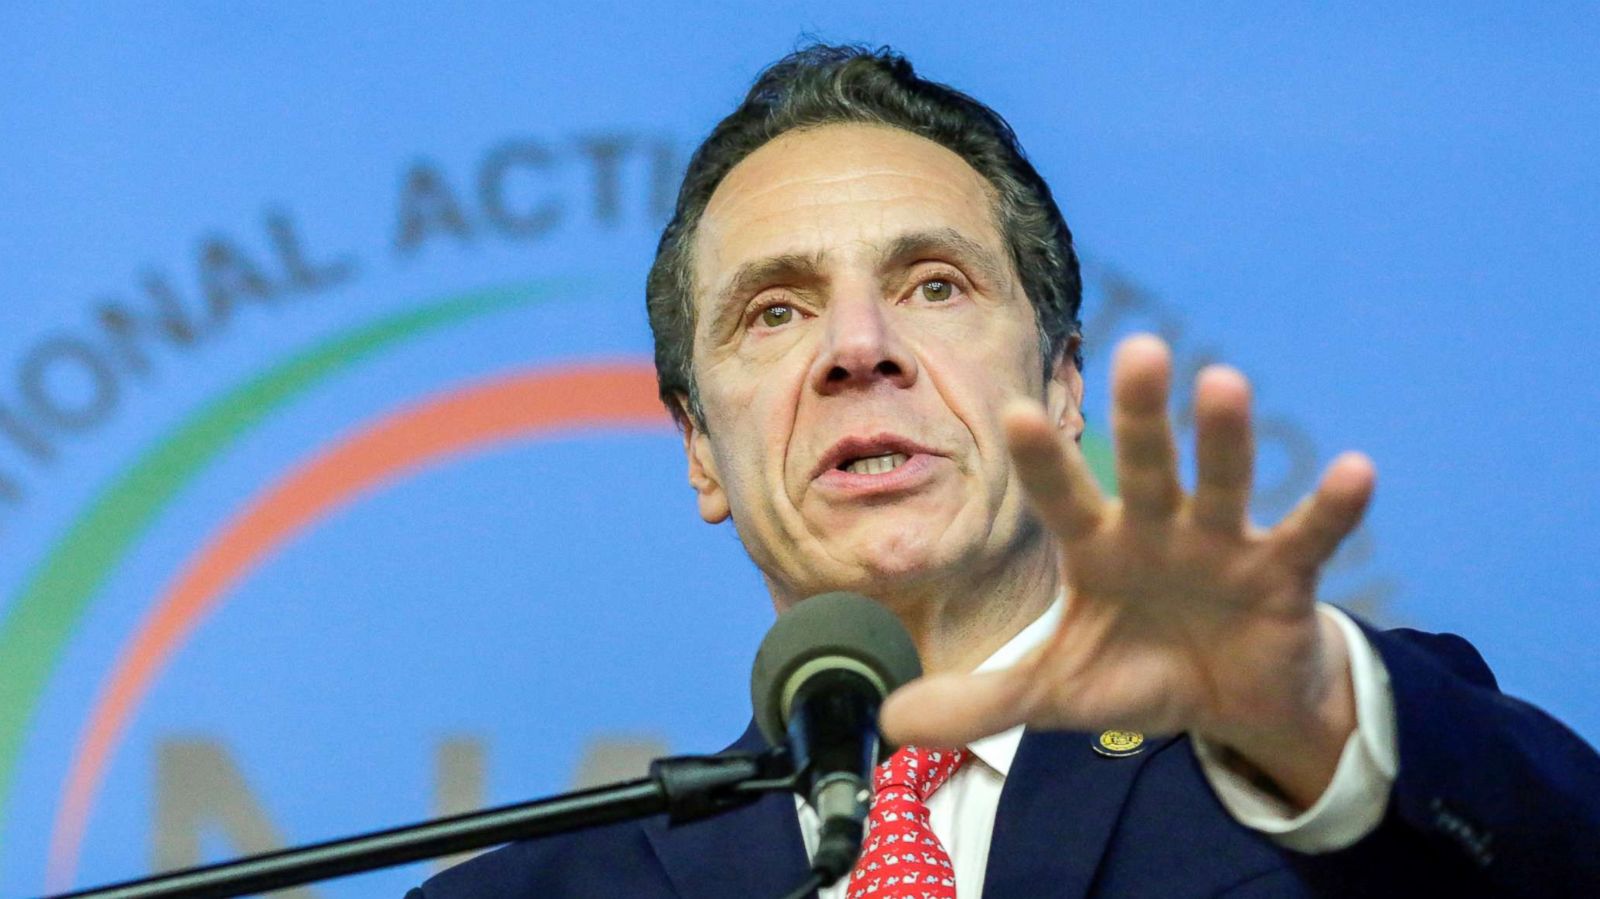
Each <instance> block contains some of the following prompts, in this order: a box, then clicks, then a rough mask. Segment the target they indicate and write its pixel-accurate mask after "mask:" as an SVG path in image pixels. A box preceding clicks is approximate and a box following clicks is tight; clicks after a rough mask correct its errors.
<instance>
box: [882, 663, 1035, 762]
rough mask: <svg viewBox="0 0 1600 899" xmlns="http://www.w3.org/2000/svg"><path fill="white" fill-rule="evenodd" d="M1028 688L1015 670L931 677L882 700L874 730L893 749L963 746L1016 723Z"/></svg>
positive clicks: (1019, 722) (1025, 679)
mask: <svg viewBox="0 0 1600 899" xmlns="http://www.w3.org/2000/svg"><path fill="white" fill-rule="evenodd" d="M1028 688H1029V681H1028V678H1027V677H1025V676H1022V673H1021V672H1019V671H1018V669H1015V668H1013V669H1007V670H1005V671H985V672H982V673H979V674H930V675H928V676H926V677H921V678H918V679H917V680H914V681H912V682H911V683H909V684H906V685H905V686H904V687H901V688H900V689H899V690H896V691H895V692H894V693H892V694H890V696H889V698H888V699H886V700H884V703H883V708H882V709H881V710H880V711H879V713H878V729H879V730H880V731H882V733H883V736H884V739H886V740H888V741H889V742H891V743H893V744H895V745H896V746H905V745H908V744H909V745H916V746H965V745H966V744H968V743H970V742H972V741H973V740H977V739H980V738H982V737H987V736H989V735H990V734H997V733H999V732H1001V731H1003V730H1007V729H1008V728H1011V727H1014V726H1016V725H1018V724H1021V723H1022V722H1023V721H1024V719H1025V711H1024V708H1025V704H1024V702H1023V697H1024V696H1025V695H1026V693H1027V692H1028Z"/></svg>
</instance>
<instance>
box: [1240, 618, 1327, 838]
mask: <svg viewBox="0 0 1600 899" xmlns="http://www.w3.org/2000/svg"><path fill="white" fill-rule="evenodd" d="M1317 627H1318V631H1319V639H1318V646H1319V648H1318V650H1317V652H1316V653H1315V659H1316V661H1315V662H1314V663H1313V667H1314V669H1315V670H1316V671H1317V674H1316V675H1314V676H1313V686H1312V687H1311V688H1309V689H1308V690H1307V691H1306V701H1305V702H1304V704H1303V705H1302V706H1301V708H1300V710H1299V711H1297V712H1292V713H1290V714H1288V715H1285V716H1281V717H1280V718H1279V719H1278V720H1275V721H1272V722H1269V723H1267V724H1265V725H1263V726H1261V727H1257V728H1246V729H1240V730H1238V731H1236V732H1234V733H1232V734H1230V735H1228V736H1226V737H1221V738H1216V739H1217V742H1219V743H1220V744H1221V745H1222V746H1223V747H1224V748H1225V751H1224V752H1223V753H1222V761H1223V762H1224V764H1227V765H1228V766H1229V767H1230V768H1233V769H1234V770H1235V771H1236V772H1238V773H1239V774H1240V775H1242V776H1243V777H1245V778H1247V779H1249V780H1250V781H1251V782H1252V783H1254V784H1255V785H1256V786H1257V787H1258V788H1261V789H1263V790H1266V791H1267V792H1269V793H1273V794H1276V795H1278V796H1280V797H1281V798H1283V799H1284V800H1285V801H1286V802H1288V803H1289V804H1290V805H1291V806H1293V807H1295V808H1298V809H1301V810H1304V809H1307V808H1310V807H1311V806H1312V805H1313V804H1315V803H1316V801H1317V799H1318V798H1320V797H1321V796H1322V794H1323V792H1324V791H1325V790H1326V789H1327V787H1328V784H1329V783H1330V782H1331V781H1332V780H1333V774H1334V772H1335V771H1336V770H1337V769H1338V767H1339V758H1340V755H1341V754H1342V753H1343V751H1344V747H1345V744H1346V743H1347V742H1348V741H1349V739H1350V735H1351V733H1353V732H1354V731H1355V728H1356V720H1357V719H1356V700H1355V688H1354V685H1353V683H1352V679H1351V675H1350V653H1349V648H1348V646H1347V644H1346V643H1345V639H1344V635H1343V633H1342V632H1341V631H1340V629H1339V626H1338V624H1337V623H1336V622H1335V621H1334V620H1332V619H1331V618H1330V617H1328V616H1327V615H1323V614H1321V613H1318V614H1317Z"/></svg>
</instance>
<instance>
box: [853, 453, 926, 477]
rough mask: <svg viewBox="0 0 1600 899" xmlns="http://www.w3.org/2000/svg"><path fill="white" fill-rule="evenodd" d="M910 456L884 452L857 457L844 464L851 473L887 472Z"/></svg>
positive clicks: (897, 466)
mask: <svg viewBox="0 0 1600 899" xmlns="http://www.w3.org/2000/svg"><path fill="white" fill-rule="evenodd" d="M908 458H910V457H909V456H907V455H906V454H905V453H884V454H883V455H881V456H868V457H867V458H865V459H857V460H855V461H854V462H851V463H850V464H849V465H847V466H845V469H844V470H845V471H848V472H850V473H851V474H888V473H889V472H891V471H894V470H895V469H896V468H899V467H900V466H901V465H902V464H904V463H905V461H906V459H908Z"/></svg>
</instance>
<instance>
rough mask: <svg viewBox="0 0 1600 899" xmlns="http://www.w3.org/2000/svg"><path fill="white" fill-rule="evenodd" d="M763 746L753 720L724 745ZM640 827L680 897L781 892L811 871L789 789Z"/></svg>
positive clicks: (749, 748)
mask: <svg viewBox="0 0 1600 899" xmlns="http://www.w3.org/2000/svg"><path fill="white" fill-rule="evenodd" d="M765 747H766V741H765V740H763V739H762V738H761V735H760V732H759V731H758V730H756V727H755V725H754V723H752V724H751V725H750V727H749V729H747V730H746V731H745V734H744V736H742V737H740V738H739V741H738V742H736V743H734V744H733V745H732V746H730V747H728V748H729V750H737V751H751V752H753V751H757V750H759V749H763V748H765ZM644 832H645V836H646V837H647V838H648V839H649V840H650V845H651V847H652V848H653V849H654V850H655V853H656V857H657V858H659V859H660V860H661V864H662V866H663V867H664V868H666V870H667V877H668V878H669V879H670V880H671V881H672V886H673V889H675V890H676V891H677V892H678V895H680V896H683V897H685V899H689V897H693V899H710V897H724V896H725V897H729V899H734V897H738V899H746V897H751V896H782V895H784V894H786V893H788V892H790V891H792V890H794V889H795V888H796V887H798V886H800V884H801V883H803V882H804V881H805V880H806V878H807V877H809V876H810V875H811V869H810V864H809V861H808V860H807V858H806V849H805V843H804V841H803V840H802V839H801V836H800V820H799V817H798V816H797V815H796V813H795V805H794V795H793V794H792V793H773V794H770V795H768V796H764V797H762V798H761V799H760V800H759V801H757V802H756V803H755V804H753V805H749V806H746V807H744V808H742V809H739V810H737V811H732V812H728V813H726V814H723V815H719V816H718V817H715V818H709V819H707V820H704V821H695V822H692V823H689V824H684V825H681V826H679V827H669V826H668V825H667V823H666V820H665V818H653V819H651V820H650V821H648V822H647V823H646V824H645V826H644Z"/></svg>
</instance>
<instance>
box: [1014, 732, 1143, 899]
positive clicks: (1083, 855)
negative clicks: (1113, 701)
mask: <svg viewBox="0 0 1600 899" xmlns="http://www.w3.org/2000/svg"><path fill="white" fill-rule="evenodd" d="M1094 739H1095V735H1093V734H1088V733H1083V732H1081V731H1055V732H1038V733H1035V732H1033V731H1024V733H1023V737H1022V742H1021V744H1020V745H1018V747H1017V756H1016V759H1015V760H1013V761H1012V763H1011V771H1010V773H1009V774H1008V775H1007V777H1006V782H1005V786H1004V787H1003V788H1002V789H1001V791H1000V807H999V810H998V811H997V813H996V815H995V824H994V836H993V837H992V839H991V841H990V844H989V864H988V866H987V869H986V873H985V874H984V887H983V892H984V895H985V896H1060V897H1072V899H1077V897H1082V896H1086V895H1088V892H1089V887H1090V885H1091V884H1092V882H1093V880H1094V875H1095V871H1096V870H1097V869H1098V868H1099V866H1100V859H1101V857H1102V856H1103V855H1104V854H1105V851H1106V843H1107V841H1108V840H1109V839H1110V837H1111V831H1112V829H1113V828H1114V827H1115V826H1116V823H1117V820H1118V819H1119V818H1120V817H1121V816H1122V809H1123V804H1124V802H1125V801H1126V799H1127V796H1128V790H1129V789H1130V788H1131V787H1132V786H1133V781H1134V777H1135V776H1136V775H1137V774H1138V772H1139V769H1140V768H1141V767H1142V766H1143V765H1144V763H1145V760H1146V759H1148V758H1150V757H1151V756H1152V755H1154V754H1155V753H1156V752H1157V751H1159V750H1160V749H1161V747H1162V746H1164V745H1165V744H1166V743H1168V742H1170V741H1171V740H1170V738H1168V739H1163V740H1159V741H1151V743H1150V744H1147V748H1146V749H1145V751H1144V752H1141V753H1139V754H1137V755H1133V756H1128V757H1125V758H1106V757H1104V756H1102V755H1099V754H1098V753H1096V752H1095V751H1094V749H1093V742H1092V741H1093V740H1094Z"/></svg>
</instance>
